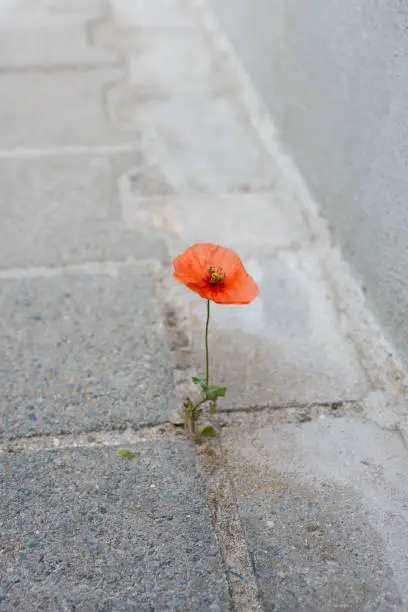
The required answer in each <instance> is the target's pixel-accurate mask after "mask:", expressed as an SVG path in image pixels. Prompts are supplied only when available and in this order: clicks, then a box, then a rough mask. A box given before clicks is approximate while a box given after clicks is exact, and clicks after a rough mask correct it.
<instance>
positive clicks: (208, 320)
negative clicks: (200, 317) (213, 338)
mask: <svg viewBox="0 0 408 612" xmlns="http://www.w3.org/2000/svg"><path fill="white" fill-rule="evenodd" d="M209 325H210V300H207V323H206V325H205V384H206V385H207V387H208V380H209V377H210V366H209V359H208V327H209Z"/></svg>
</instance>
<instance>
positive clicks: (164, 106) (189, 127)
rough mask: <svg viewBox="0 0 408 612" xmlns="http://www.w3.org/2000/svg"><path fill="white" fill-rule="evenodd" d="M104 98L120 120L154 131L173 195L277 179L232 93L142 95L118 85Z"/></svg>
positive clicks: (264, 184) (247, 187) (265, 185)
mask: <svg viewBox="0 0 408 612" xmlns="http://www.w3.org/2000/svg"><path fill="white" fill-rule="evenodd" d="M109 99H110V103H111V105H112V107H113V108H114V112H115V114H116V116H117V118H118V120H119V121H120V122H123V124H124V125H127V126H133V127H134V128H135V129H141V130H145V132H146V134H150V133H153V134H154V135H155V143H156V146H155V149H154V151H153V153H154V156H155V158H157V159H158V160H159V163H160V167H161V169H162V171H163V172H164V174H165V175H166V176H167V177H168V178H169V181H170V183H171V184H172V187H173V188H174V190H175V193H177V194H181V195H184V194H189V193H206V192H210V193H214V192H221V193H225V192H229V191H234V192H240V191H251V190H257V189H270V188H271V187H273V186H274V185H275V184H276V182H277V180H278V178H279V172H278V169H277V167H276V164H275V163H274V161H273V160H272V158H271V157H270V156H269V154H268V153H267V151H266V150H265V149H264V148H263V145H262V143H261V142H260V140H259V139H258V137H257V135H256V133H255V132H254V130H253V128H252V126H251V125H250V123H249V121H248V118H247V116H246V114H245V112H244V111H243V110H242V109H241V107H240V106H239V104H238V103H237V102H236V100H235V99H234V97H233V96H229V95H199V94H194V95H182V94H174V95H172V94H171V92H169V93H168V94H167V96H166V97H165V96H157V97H155V95H153V96H147V97H146V98H143V97H141V95H140V88H139V87H137V86H132V85H126V86H125V85H123V86H119V87H118V88H116V89H112V90H111V92H110V95H109ZM151 153H152V152H151Z"/></svg>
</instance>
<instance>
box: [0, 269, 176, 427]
mask: <svg viewBox="0 0 408 612" xmlns="http://www.w3.org/2000/svg"><path fill="white" fill-rule="evenodd" d="M155 283H156V279H155V269H154V268H153V267H152V266H151V265H149V264H148V263H146V264H144V263H143V262H141V263H140V264H137V265H130V266H129V267H126V266H125V267H123V268H120V269H118V270H116V272H115V273H113V272H112V273H111V275H110V276H109V275H103V274H101V275H94V274H91V275H87V274H82V275H78V274H75V273H73V274H71V275H70V274H65V275H64V274H61V275H60V276H55V277H51V278H37V279H27V278H26V279H19V280H18V279H16V280H3V281H1V282H0V312H1V318H0V329H1V333H0V343H1V350H0V355H1V358H0V359H1V367H0V387H1V389H2V394H1V399H0V411H1V427H0V431H1V433H3V435H5V436H10V437H15V436H25V435H32V434H41V433H58V432H64V431H65V432H69V431H77V432H78V431H89V430H100V429H103V428H109V427H111V428H113V429H115V428H118V427H125V426H126V425H127V424H131V425H135V426H138V425H142V424H148V423H156V422H161V421H164V420H166V418H167V414H168V411H169V410H172V409H174V408H175V398H174V391H173V382H172V362H171V356H170V353H169V350H168V348H167V344H166V338H165V332H164V329H163V324H162V319H161V310H160V304H158V303H157V299H156V297H155Z"/></svg>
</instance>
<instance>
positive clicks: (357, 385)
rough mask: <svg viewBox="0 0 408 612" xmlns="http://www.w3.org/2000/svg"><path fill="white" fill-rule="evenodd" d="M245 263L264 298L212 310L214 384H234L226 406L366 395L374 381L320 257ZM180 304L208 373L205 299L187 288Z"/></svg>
mask: <svg viewBox="0 0 408 612" xmlns="http://www.w3.org/2000/svg"><path fill="white" fill-rule="evenodd" d="M226 246H229V245H228V244H227V245H226ZM244 264H245V265H246V267H247V269H248V271H249V272H250V273H251V274H252V276H253V277H254V278H255V280H256V281H257V283H258V285H259V290H260V295H259V297H258V298H257V299H256V300H255V301H254V302H252V304H249V305H246V306H224V305H217V304H214V305H213V306H212V322H211V326H210V336H209V337H210V374H211V380H212V381H213V382H214V383H215V384H218V383H220V384H221V383H222V384H225V385H227V387H228V390H227V395H226V397H225V399H223V400H222V401H220V407H221V406H223V407H225V408H239V407H255V406H262V405H269V406H280V405H282V404H284V405H287V404H292V403H297V404H302V403H310V402H312V403H313V402H338V401H348V400H356V399H362V398H363V397H365V395H366V393H367V391H368V388H369V383H368V380H367V377H366V374H365V372H364V370H363V368H362V366H361V365H360V362H359V357H358V354H357V351H356V349H355V347H354V346H353V344H352V343H351V342H350V341H349V339H348V338H346V337H345V335H344V334H343V333H342V325H341V317H339V315H338V314H337V305H336V297H335V295H334V294H333V292H332V291H331V289H330V286H329V284H328V283H327V279H326V278H325V275H324V272H323V268H322V266H321V263H320V262H319V253H318V252H317V253H313V251H306V250H300V251H286V252H285V251H282V252H280V253H278V254H277V255H276V257H262V256H257V255H254V256H253V257H248V258H246V259H244ZM180 299H182V300H183V302H184V303H185V302H186V301H188V309H187V311H188V320H187V323H186V331H187V333H189V334H190V338H191V350H192V363H193V364H194V371H196V372H197V374H196V375H201V374H202V373H203V366H204V324H205V302H204V300H202V299H201V298H199V297H198V296H196V295H195V294H194V293H192V292H190V291H189V290H188V289H184V288H183V287H181V289H180Z"/></svg>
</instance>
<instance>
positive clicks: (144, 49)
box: [127, 28, 228, 94]
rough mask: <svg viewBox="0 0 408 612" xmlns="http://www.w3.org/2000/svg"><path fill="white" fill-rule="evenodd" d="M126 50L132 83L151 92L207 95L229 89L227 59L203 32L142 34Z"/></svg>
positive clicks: (150, 31) (138, 34)
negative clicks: (225, 60) (217, 52)
mask: <svg viewBox="0 0 408 612" xmlns="http://www.w3.org/2000/svg"><path fill="white" fill-rule="evenodd" d="M132 47H133V48H132ZM127 50H128V53H129V81H130V82H131V83H133V84H135V85H138V86H140V87H142V88H145V89H148V90H150V91H157V92H159V93H167V94H168V93H169V92H186V91H188V92H192V91H194V92H205V93H206V94H208V92H211V91H217V90H218V91H225V89H226V87H228V78H227V75H228V73H227V71H226V70H225V68H224V69H223V60H224V58H223V57H219V56H217V55H216V54H215V52H214V48H213V47H212V46H211V44H210V42H209V41H208V40H207V39H206V37H205V36H204V35H203V33H202V32H201V31H200V30H193V29H187V28H186V29H184V30H181V31H180V30H178V29H166V30H164V31H163V30H161V29H157V30H151V29H149V30H143V31H142V32H140V33H139V32H137V33H135V35H134V43H133V45H132V44H129V45H128V49H127Z"/></svg>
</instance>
